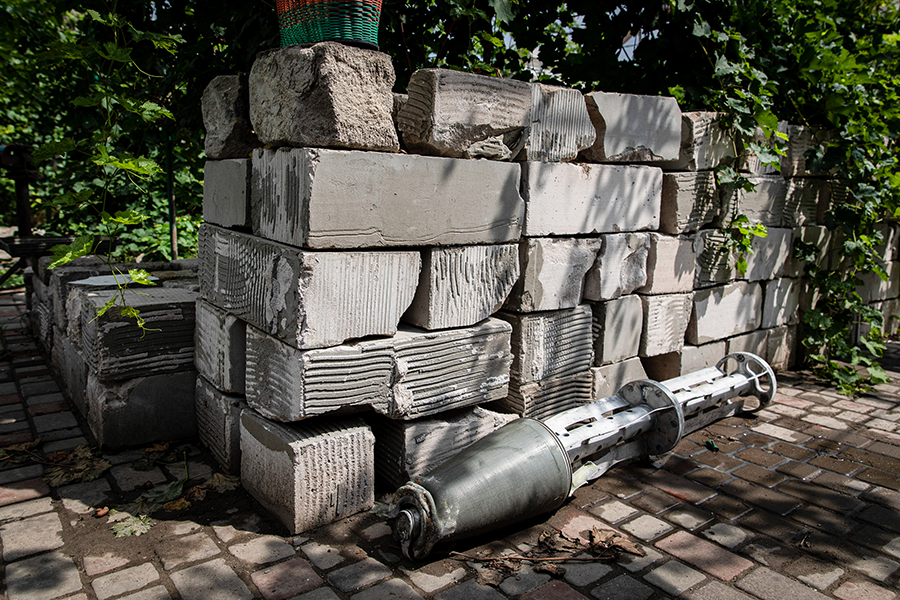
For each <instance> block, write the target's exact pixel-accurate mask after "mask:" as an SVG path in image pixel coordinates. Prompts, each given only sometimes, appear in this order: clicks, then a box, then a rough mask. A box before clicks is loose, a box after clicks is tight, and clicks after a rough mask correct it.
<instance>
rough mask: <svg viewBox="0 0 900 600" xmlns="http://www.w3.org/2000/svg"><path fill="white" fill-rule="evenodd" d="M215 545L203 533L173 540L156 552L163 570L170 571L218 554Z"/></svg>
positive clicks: (217, 548)
mask: <svg viewBox="0 0 900 600" xmlns="http://www.w3.org/2000/svg"><path fill="white" fill-rule="evenodd" d="M219 552H220V550H219V547H218V546H217V545H216V543H215V542H214V541H213V540H212V538H211V537H209V536H208V535H207V534H205V533H202V532H201V533H195V534H193V535H186V536H182V537H178V538H174V539H172V540H171V541H169V542H168V543H167V545H166V546H163V547H161V548H160V549H158V550H157V554H158V555H159V559H160V561H162V566H163V569H165V570H166V571H171V570H172V569H174V568H175V567H177V566H179V565H182V564H184V563H190V562H196V561H198V560H203V559H206V558H209V557H211V556H215V555H216V554H219Z"/></svg>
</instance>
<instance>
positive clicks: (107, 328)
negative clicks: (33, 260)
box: [81, 288, 197, 381]
mask: <svg viewBox="0 0 900 600" xmlns="http://www.w3.org/2000/svg"><path fill="white" fill-rule="evenodd" d="M121 293H122V292H119V291H113V290H110V291H100V292H86V293H85V295H84V306H83V309H82V312H81V348H82V350H83V351H84V357H85V360H86V361H87V363H88V365H89V366H90V368H91V370H92V371H93V372H94V374H95V375H96V376H97V378H98V379H100V380H101V381H117V380H123V379H132V378H134V377H140V376H144V375H155V374H159V373H174V372H179V371H188V370H193V369H194V324H195V318H194V315H195V308H194V307H195V304H196V302H197V294H196V293H194V292H190V291H187V290H182V289H167V288H146V289H144V290H142V291H141V292H140V293H138V292H135V291H133V290H125V291H124V296H125V298H124V301H125V302H126V303H127V306H128V307H129V308H134V309H137V310H138V311H139V313H140V318H141V319H143V320H144V322H145V327H146V328H147V329H148V330H152V331H144V330H142V329H141V328H140V327H138V326H137V324H136V323H135V320H134V318H133V317H130V316H127V315H125V314H123V311H122V308H121V307H120V306H115V307H112V308H110V309H109V310H107V311H106V312H105V313H103V314H102V315H100V314H99V312H100V310H101V309H102V308H104V306H105V305H106V304H107V303H108V302H111V301H117V298H116V297H117V296H118V295H119V294H121Z"/></svg>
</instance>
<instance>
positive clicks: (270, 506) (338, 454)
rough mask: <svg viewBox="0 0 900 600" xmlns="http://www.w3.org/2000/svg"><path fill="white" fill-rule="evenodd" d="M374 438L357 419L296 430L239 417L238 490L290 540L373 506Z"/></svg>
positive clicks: (315, 423)
mask: <svg viewBox="0 0 900 600" xmlns="http://www.w3.org/2000/svg"><path fill="white" fill-rule="evenodd" d="M374 446H375V436H373V435H372V431H371V429H370V428H369V426H368V425H366V424H365V423H364V422H363V421H362V420H360V419H344V420H331V419H316V420H315V421H308V422H306V423H303V424H300V425H293V426H292V425H285V424H282V423H274V422H272V421H268V420H266V419H264V418H262V417H260V416H259V415H257V414H255V413H254V412H253V411H251V410H245V411H243V412H242V413H241V484H242V485H243V486H244V489H246V490H247V491H248V492H250V494H251V495H252V496H253V497H254V498H256V499H257V500H258V501H259V503H260V504H262V505H263V506H264V507H265V508H266V509H267V510H268V511H269V512H271V513H272V514H273V515H275V516H276V517H277V518H278V520H279V521H281V522H282V523H283V524H284V526H285V527H287V529H288V532H289V533H291V534H292V535H294V534H297V533H301V532H303V531H306V530H307V529H313V528H315V527H319V526H321V525H326V524H328V523H331V522H332V521H335V520H337V519H341V518H343V517H347V516H350V515H353V514H356V513H358V512H362V511H364V510H369V509H370V508H372V506H374V504H375V486H374V482H375V468H374Z"/></svg>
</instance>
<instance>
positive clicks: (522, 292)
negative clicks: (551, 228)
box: [505, 238, 601, 312]
mask: <svg viewBox="0 0 900 600" xmlns="http://www.w3.org/2000/svg"><path fill="white" fill-rule="evenodd" d="M600 246H601V242H600V240H596V239H572V238H562V239H560V238H528V239H525V240H522V242H521V244H520V246H519V260H520V262H521V272H522V276H521V277H520V278H519V280H518V281H517V282H516V285H515V287H513V290H512V294H511V295H510V298H509V299H508V300H507V302H506V305H505V308H506V309H507V310H513V311H519V312H534V311H543V310H560V309H563V308H575V307H576V306H578V304H579V303H580V302H581V296H582V288H583V287H584V276H585V273H587V272H588V270H589V269H590V268H591V266H592V265H594V260H595V258H596V256H597V251H598V250H599V249H600Z"/></svg>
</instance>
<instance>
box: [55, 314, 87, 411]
mask: <svg viewBox="0 0 900 600" xmlns="http://www.w3.org/2000/svg"><path fill="white" fill-rule="evenodd" d="M51 362H52V364H53V369H54V370H55V371H56V373H57V374H58V375H59V376H60V378H61V379H62V381H63V387H64V388H65V390H66V394H67V395H68V396H69V398H71V399H72V402H73V403H74V404H75V407H76V408H77V409H78V412H80V413H81V414H82V415H86V414H87V411H88V408H87V398H86V397H85V388H86V387H87V380H88V372H89V369H88V365H87V362H86V361H85V360H84V355H83V354H82V353H81V349H80V348H79V347H78V346H77V345H76V344H75V343H74V342H73V340H71V339H70V338H68V337H66V336H65V335H63V333H62V332H61V331H57V332H55V333H54V335H53V351H52V353H51Z"/></svg>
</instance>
